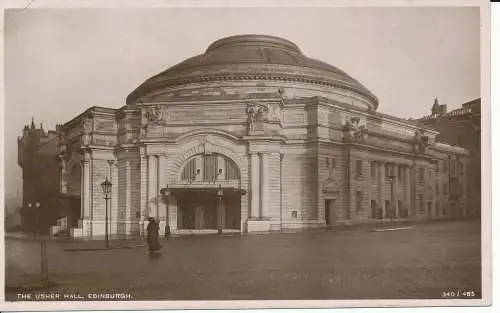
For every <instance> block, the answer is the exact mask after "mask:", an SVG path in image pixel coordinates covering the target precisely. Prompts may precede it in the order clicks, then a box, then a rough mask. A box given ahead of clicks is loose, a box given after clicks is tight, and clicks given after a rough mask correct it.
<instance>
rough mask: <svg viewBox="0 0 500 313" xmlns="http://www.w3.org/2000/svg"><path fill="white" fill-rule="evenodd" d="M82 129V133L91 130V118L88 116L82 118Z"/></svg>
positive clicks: (87, 132)
mask: <svg viewBox="0 0 500 313" xmlns="http://www.w3.org/2000/svg"><path fill="white" fill-rule="evenodd" d="M82 129H83V133H84V134H89V133H90V132H91V131H92V119H91V118H90V117H89V116H86V117H84V118H83V120H82Z"/></svg>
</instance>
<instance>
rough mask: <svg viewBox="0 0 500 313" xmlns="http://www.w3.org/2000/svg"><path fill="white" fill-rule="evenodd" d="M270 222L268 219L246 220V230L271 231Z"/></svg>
mask: <svg viewBox="0 0 500 313" xmlns="http://www.w3.org/2000/svg"><path fill="white" fill-rule="evenodd" d="M271 224H272V223H271V221H269V220H248V221H247V232H249V233H254V232H269V231H271Z"/></svg>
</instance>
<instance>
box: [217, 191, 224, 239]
mask: <svg viewBox="0 0 500 313" xmlns="http://www.w3.org/2000/svg"><path fill="white" fill-rule="evenodd" d="M223 196H224V191H222V186H221V185H219V188H218V189H217V234H219V235H220V234H222V224H223V221H222V197H223Z"/></svg>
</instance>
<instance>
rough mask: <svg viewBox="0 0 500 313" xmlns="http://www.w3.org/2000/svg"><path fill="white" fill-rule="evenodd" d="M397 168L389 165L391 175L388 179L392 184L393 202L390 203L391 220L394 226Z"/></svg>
mask: <svg viewBox="0 0 500 313" xmlns="http://www.w3.org/2000/svg"><path fill="white" fill-rule="evenodd" d="M394 168H395V166H394V164H389V173H388V174H389V175H387V177H388V178H389V182H390V183H391V202H390V208H389V218H390V220H391V224H394V215H395V211H396V210H395V208H394V205H395V204H394V202H395V197H394V180H395V177H396V175H395V173H394V172H395V170H394Z"/></svg>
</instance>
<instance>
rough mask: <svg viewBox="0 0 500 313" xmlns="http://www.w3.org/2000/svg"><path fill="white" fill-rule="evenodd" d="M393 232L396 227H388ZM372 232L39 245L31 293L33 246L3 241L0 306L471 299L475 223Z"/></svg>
mask: <svg viewBox="0 0 500 313" xmlns="http://www.w3.org/2000/svg"><path fill="white" fill-rule="evenodd" d="M398 226H401V225H398ZM373 228H374V227H373V226H366V227H358V228H345V229H338V228H337V229H336V230H332V231H329V230H326V231H310V232H304V233H276V234H266V235H260V236H250V235H248V236H241V235H237V234H227V235H223V236H217V235H214V236H179V237H173V238H170V239H169V240H165V239H162V244H163V250H162V252H161V253H160V254H156V255H150V254H149V253H148V250H147V247H146V246H144V240H143V239H142V240H141V239H136V241H133V240H132V241H131V240H126V241H124V242H121V243H120V241H112V242H111V244H112V246H119V244H124V245H125V244H126V245H127V246H134V245H136V247H134V248H129V249H111V250H92V251H91V250H87V251H82V250H79V251H77V250H74V251H72V252H69V251H68V249H71V247H76V246H80V247H83V246H84V245H85V246H86V247H90V246H91V245H95V246H96V247H97V246H99V245H100V246H102V245H103V242H99V241H93V242H85V243H80V242H79V243H71V242H65V243H61V242H50V241H48V242H47V256H48V274H49V281H50V282H51V283H53V284H52V285H51V286H48V287H44V286H40V268H41V267H40V244H39V242H38V241H33V240H18V239H15V238H9V237H7V238H6V241H5V243H6V298H7V301H15V300H18V298H17V295H16V294H17V293H20V292H21V293H29V292H37V290H44V291H46V292H52V293H61V294H79V295H82V297H83V299H84V300H92V299H90V297H89V296H88V295H89V294H94V293H96V292H99V293H126V294H129V295H130V297H131V299H135V300H256V299H262V300H266V299H268V300H286V299H294V300H313V299H436V298H441V297H442V296H443V293H444V292H446V291H449V290H473V291H474V295H475V296H476V297H477V296H479V295H480V292H481V290H480V287H481V245H480V240H481V227H480V223H479V222H477V221H472V222H464V221H454V222H435V223H420V224H415V225H414V227H413V228H409V229H405V230H399V231H386V232H371V231H369V230H370V229H373Z"/></svg>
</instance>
